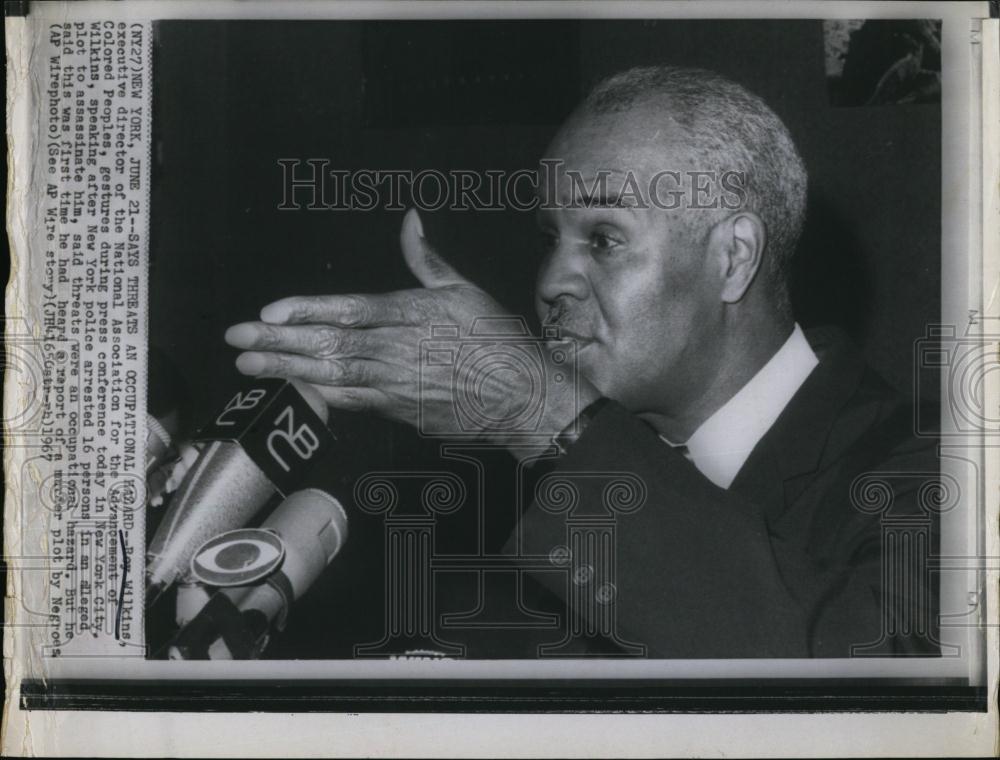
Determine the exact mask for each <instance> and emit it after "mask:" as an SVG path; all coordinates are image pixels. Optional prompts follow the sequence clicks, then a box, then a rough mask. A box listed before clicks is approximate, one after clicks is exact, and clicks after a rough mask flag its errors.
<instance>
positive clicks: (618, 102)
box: [226, 67, 937, 657]
mask: <svg viewBox="0 0 1000 760" xmlns="http://www.w3.org/2000/svg"><path fill="white" fill-rule="evenodd" d="M547 156H548V157H550V158H551V159H555V161H553V162H551V163H550V165H549V167H547V168H551V167H552V166H557V170H556V171H555V172H551V171H547V172H546V173H545V176H546V182H547V184H546V185H545V186H544V187H542V188H541V190H542V192H541V195H542V198H543V200H542V203H541V204H540V206H539V210H538V222H539V226H540V228H541V232H542V239H543V241H544V242H543V245H544V249H545V250H544V259H543V261H542V264H541V268H540V272H539V276H538V282H537V295H536V304H537V308H538V313H539V315H540V317H541V318H542V320H543V323H544V324H546V325H550V326H557V327H558V328H560V330H561V334H562V336H564V337H566V338H569V339H571V340H572V341H574V342H575V344H576V346H577V357H576V367H577V374H576V377H574V378H570V380H571V382H567V381H566V377H565V372H566V371H567V369H566V364H565V362H563V363H561V364H558V366H557V362H556V360H555V359H554V358H553V355H552V354H551V353H548V354H544V353H543V356H544V360H545V361H546V362H548V363H549V366H548V368H547V371H546V372H545V373H544V376H545V378H546V381H547V382H548V386H547V387H546V389H545V393H544V403H543V404H542V407H541V411H540V412H539V414H540V418H539V419H538V420H537V425H536V427H535V429H536V430H541V431H549V432H551V433H552V434H553V435H552V440H553V441H554V442H555V444H556V445H557V447H558V451H559V453H560V456H559V458H558V459H557V461H555V463H554V464H553V465H552V467H554V471H555V472H556V473H563V474H564V475H565V476H566V477H567V478H572V477H573V476H574V474H576V475H579V474H581V473H593V472H628V473H632V474H633V475H635V476H637V477H638V478H639V479H641V482H642V484H643V486H642V487H643V489H644V490H645V493H646V500H645V503H644V505H643V506H642V508H641V509H639V510H638V511H637V512H635V513H634V514H631V515H628V516H624V517H621V518H620V519H619V520H618V524H617V534H616V542H617V547H616V548H617V555H616V556H617V559H616V561H615V562H616V574H615V583H614V587H613V589H612V592H613V593H612V594H610V595H609V594H608V593H607V589H605V591H604V594H605V595H604V598H598V600H597V601H598V602H599V604H594V603H593V594H591V596H590V597H587V596H586V594H583V595H581V594H579V593H576V592H574V591H573V588H572V584H573V583H574V582H578V583H580V584H586V582H587V578H586V577H585V576H579V577H576V578H575V580H574V581H572V582H569V583H568V582H567V581H566V575H565V573H556V572H544V571H540V572H538V573H537V574H536V577H537V580H538V582H539V583H541V584H542V585H543V586H547V587H548V588H549V590H550V591H551V592H552V593H554V594H556V595H557V596H559V597H561V598H562V599H563V600H564V601H565V602H566V603H567V604H568V605H569V607H570V612H571V613H572V614H573V615H576V616H579V617H580V618H584V619H586V620H591V619H593V618H594V617H596V616H600V615H602V614H605V613H604V612H603V611H602V610H601V608H600V605H601V604H605V605H607V604H613V605H614V611H615V615H616V628H615V630H616V631H617V632H619V633H620V636H621V639H622V641H630V642H637V643H640V644H641V645H642V647H644V648H645V652H646V653H647V654H648V655H650V656H658V657H760V656H773V657H808V656H816V657H845V656H851V655H852V654H858V653H868V654H874V653H877V654H895V653H922V654H934V653H936V651H937V650H936V645H935V637H934V635H933V631H932V630H930V629H931V628H932V625H931V623H932V618H933V616H934V611H935V598H936V595H935V594H934V592H933V589H932V588H931V584H930V580H929V578H928V577H927V575H926V573H924V572H922V571H921V570H919V569H918V570H917V571H916V572H915V576H914V577H910V578H907V579H905V580H906V582H905V583H903V584H902V585H899V586H898V587H897V586H894V585H892V584H890V583H889V581H887V580H885V579H884V578H883V571H884V570H885V568H886V562H885V561H884V558H883V552H882V532H881V526H880V522H879V518H878V516H876V515H872V514H868V513H865V512H863V511H862V510H860V509H859V508H857V507H856V506H855V505H854V500H853V499H852V495H851V487H852V484H853V483H855V482H856V481H857V479H858V478H859V477H860V476H862V475H864V474H866V473H869V472H872V471H883V470H884V471H894V472H925V473H926V472H927V471H928V470H931V471H933V470H936V469H937V465H936V463H935V462H934V459H933V446H932V443H933V442H928V443H920V442H918V441H914V440H911V437H910V435H909V431H910V429H911V426H910V419H911V416H910V413H909V411H908V410H907V407H906V406H905V405H904V404H902V403H901V402H900V401H898V400H896V399H895V398H894V397H893V394H892V393H891V392H890V390H889V388H888V387H887V386H886V385H885V384H884V383H883V382H882V381H881V380H880V379H879V378H877V377H876V376H874V375H873V373H872V372H871V371H870V370H868V369H867V368H866V366H865V364H864V362H863V360H862V359H861V358H860V356H859V355H858V353H857V352H856V351H855V350H854V349H853V348H852V347H851V346H850V345H849V343H848V342H847V341H846V339H844V338H843V337H842V336H840V335H838V334H837V333H836V332H833V331H819V332H816V333H814V334H813V333H810V334H809V335H808V336H807V335H806V334H805V333H804V332H803V330H802V329H801V328H800V327H799V326H798V325H797V324H796V323H795V321H794V318H793V315H792V313H791V308H790V301H789V295H788V284H787V280H788V264H789V260H790V258H791V256H792V253H793V251H794V250H795V247H796V244H797V241H798V238H799V234H800V231H801V228H802V225H803V219H804V214H805V211H804V210H805V198H806V172H805V169H804V167H803V164H802V161H801V159H800V157H799V155H798V153H797V151H796V148H795V146H794V144H793V142H792V139H791V137H790V135H789V134H788V131H787V129H786V128H785V126H784V125H783V124H782V122H781V121H780V119H779V118H778V117H777V116H776V115H775V114H774V113H773V112H772V111H771V110H770V109H769V108H768V107H767V106H766V105H765V104H764V103H763V102H762V101H761V100H760V99H759V98H757V97H756V96H754V95H752V94H751V93H749V92H747V91H746V90H745V89H743V88H742V87H740V86H739V85H737V84H735V83H733V82H730V81H728V80H726V79H724V78H722V77H720V76H718V75H715V74H712V73H710V72H706V71H702V70H695V69H682V68H672V67H658V68H644V69H634V70H631V71H628V72H625V73H622V74H619V75H617V76H614V77H611V78H610V79H608V80H606V81H604V82H602V83H601V84H599V85H598V86H597V87H596V88H595V89H594V90H593V91H592V92H591V93H590V95H589V96H588V97H587V99H586V100H585V101H584V102H583V103H582V104H581V105H580V106H579V108H578V109H577V110H576V112H575V113H574V114H573V115H572V116H571V117H570V119H569V120H568V121H567V123H566V124H565V125H564V126H563V127H562V129H561V130H560V131H559V133H558V135H557V136H556V138H555V140H554V142H553V143H552V145H551V147H550V149H549V150H548V152H547ZM724 175H726V176H729V177H739V178H740V179H741V181H740V183H739V187H738V191H739V192H737V193H735V194H734V193H729V194H727V195H726V196H725V200H726V201H727V202H706V199H708V200H709V201H711V199H712V198H713V197H715V196H713V193H712V188H711V187H708V186H707V185H706V184H705V183H708V184H709V185H710V184H711V183H712V182H718V181H719V180H720V178H721V177H723V176H724ZM689 176H696V177H699V178H700V179H699V181H698V183H697V185H698V186H697V187H689V188H688V192H687V193H686V194H685V195H684V198H683V200H682V202H681V203H665V202H664V200H665V199H664V198H663V197H662V196H661V195H659V194H658V191H659V190H660V189H661V188H663V187H664V185H663V183H662V182H660V180H663V179H664V177H669V178H677V177H689ZM595 188H597V189H599V190H600V192H595ZM730 189H732V186H731V187H730ZM734 196H735V197H736V199H737V202H732V201H733V199H734ZM715 201H718V198H717V197H715ZM401 243H402V249H403V255H404V257H405V259H406V262H407V263H408V265H409V267H410V269H411V270H412V271H413V273H414V274H415V275H416V277H417V278H418V279H419V280H420V282H421V284H422V285H423V287H422V288H419V289H414V290H408V291H402V292H395V293H387V294H380V295H338V296H328V297H298V298H287V299H283V300H281V301H278V302H276V303H272V304H270V305H268V306H266V307H265V308H264V309H263V310H262V312H261V315H260V318H261V321H260V322H254V323H246V324H241V325H237V326H234V327H233V328H231V329H230V330H229V331H228V332H227V336H226V338H227V341H228V342H229V343H231V344H232V345H234V346H236V347H238V348H240V349H243V351H244V352H243V353H241V354H240V355H239V357H238V358H237V367H238V368H239V369H240V371H242V372H244V373H247V374H251V375H276V376H284V377H297V378H300V379H304V380H306V381H308V382H310V383H313V384H315V385H316V387H317V388H318V389H319V390H320V392H321V393H322V394H323V396H324V397H325V399H326V400H327V402H328V403H329V404H330V405H331V406H332V407H335V408H341V409H348V410H367V411H371V412H375V413H378V414H381V415H385V416H387V417H390V418H393V419H395V420H401V421H405V422H409V423H412V424H414V425H417V424H418V420H419V424H420V425H421V429H422V430H425V431H426V430H431V431H434V432H438V433H445V434H447V433H448V432H449V431H450V430H455V429H456V417H455V412H454V404H455V399H454V397H453V393H454V391H453V389H454V387H455V386H454V385H453V384H452V382H451V380H452V378H450V377H446V376H442V379H441V381H440V382H439V383H438V384H436V385H435V384H434V383H433V382H431V383H430V384H429V383H428V379H427V377H426V376H425V378H424V380H423V385H422V386H421V381H420V378H419V371H418V370H419V364H420V362H419V347H420V344H421V341H423V340H425V339H426V338H427V337H428V335H429V334H430V329H431V326H433V325H440V324H454V325H458V326H459V327H460V329H461V330H462V331H463V335H467V334H468V331H469V330H471V328H472V324H473V322H474V320H476V319H477V318H480V317H491V316H503V315H504V311H503V309H502V308H501V307H500V305H499V304H498V303H497V302H496V301H495V300H493V299H492V298H491V297H490V296H489V295H488V294H487V293H486V292H484V291H483V290H482V289H480V288H478V287H477V286H475V285H474V284H472V283H470V282H469V281H467V280H466V279H465V278H463V277H462V276H461V275H460V274H458V273H457V272H456V271H455V270H454V269H453V268H452V267H451V266H450V265H448V264H447V263H446V262H445V261H444V260H443V259H442V258H440V257H439V256H438V255H437V254H436V253H435V252H434V251H433V250H432V248H431V247H430V245H429V244H428V242H427V240H426V239H425V238H424V235H423V231H422V227H421V223H420V219H419V217H418V215H417V214H416V213H415V212H413V211H411V212H410V213H409V214H407V216H406V218H405V220H404V223H403V230H402V234H401ZM557 379H558V381H557ZM458 380H459V381H460V383H461V382H464V381H465V380H468V381H469V382H473V380H474V379H472V378H458ZM530 393H532V390H531V389H530V388H529V387H527V386H526V385H525V384H524V383H523V382H522V381H521V379H519V378H517V377H516V376H514V375H504V374H503V373H497V374H494V375H492V376H491V377H490V378H489V382H486V383H484V384H483V385H482V387H480V388H478V394H479V395H477V397H476V399H477V403H479V404H481V406H482V408H483V409H484V410H485V411H486V412H487V413H484V414H483V415H480V416H479V417H478V418H477V419H481V420H482V423H481V429H479V430H478V431H477V432H478V433H479V434H480V436H481V437H482V438H483V439H485V440H489V441H493V442H496V443H499V444H503V445H505V446H507V447H509V448H510V450H511V451H512V452H513V453H515V455H519V456H523V455H524V454H525V452H526V451H528V449H527V448H526V442H525V440H524V439H523V438H522V437H520V436H518V435H516V432H517V431H511V430H510V429H504V428H503V426H501V425H491V424H490V422H489V420H491V419H492V420H502V419H505V417H506V416H509V414H510V412H511V410H512V409H517V408H522V407H524V406H525V405H526V404H529V403H530V399H529V398H528V395H529V394H530ZM463 430H464V432H468V429H467V428H464V429H463ZM590 481H592V485H588V482H590ZM576 482H577V483H578V485H579V491H580V498H581V499H582V500H583V501H585V502H586V501H588V500H590V501H592V502H593V503H595V504H599V503H600V502H601V500H602V498H603V495H602V492H601V484H600V482H599V479H594V478H591V479H589V480H588V478H577V481H576ZM903 490H904V491H905V489H903ZM895 508H896V509H901V510H904V511H905V510H910V511H912V512H913V514H915V515H918V516H919V515H921V514H922V513H921V512H920V509H919V506H918V505H917V502H916V497H915V496H914V495H913V493H905V492H900V493H897V494H896V500H895ZM517 532H518V536H519V539H518V545H519V547H520V550H521V551H522V552H526V553H528V554H531V555H541V556H546V555H550V556H557V555H554V554H553V551H554V550H556V549H559V548H563V547H561V545H562V544H563V543H564V542H565V541H566V538H565V535H566V534H565V530H564V529H563V527H562V525H561V524H560V522H559V520H558V519H555V518H553V516H552V515H551V514H549V512H547V511H546V510H545V509H542V508H540V505H538V504H536V505H533V506H532V507H531V508H529V509H528V510H527V511H526V513H525V514H524V515H523V517H522V519H521V522H520V524H519V525H518V529H517ZM931 544H933V537H931ZM554 561H555V560H554ZM578 569H579V568H578ZM583 569H584V570H593V568H589V567H587V568H583ZM587 593H590V592H587ZM612 597H613V598H612ZM580 599H587V602H586V603H585V604H579V600H580ZM573 600H577V601H576V602H574V601H573ZM574 606H575V607H576V608H575V609H574ZM592 627H593V626H592ZM597 628H600V626H597ZM617 635H619V634H617V633H616V636H617ZM611 643H612V644H614V642H611Z"/></svg>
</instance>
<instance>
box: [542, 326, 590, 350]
mask: <svg viewBox="0 0 1000 760" xmlns="http://www.w3.org/2000/svg"><path fill="white" fill-rule="evenodd" d="M546 327H555V328H556V329H557V330H558V331H559V337H558V339H557V340H571V341H573V342H574V343H576V344H577V345H578V346H579V347H580V348H582V347H583V346H586V345H588V344H590V343H593V342H594V339H593V338H589V337H587V336H586V335H581V334H580V333H577V332H573V331H572V330H567V329H566V328H565V327H559V325H546Z"/></svg>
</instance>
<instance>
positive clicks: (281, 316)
mask: <svg viewBox="0 0 1000 760" xmlns="http://www.w3.org/2000/svg"><path fill="white" fill-rule="evenodd" d="M414 300H415V299H414V298H413V296H412V295H410V294H409V293H407V292H406V291H402V292H398V293H384V294H378V295H339V296H293V297H291V298H283V299H281V300H280V301H275V302H274V303H271V304H268V305H267V306H265V307H264V308H263V309H261V312H260V318H261V320H262V321H264V322H267V323H270V324H275V325H302V324H316V323H323V324H330V325H336V326H339V327H388V326H393V325H408V324H412V323H414V322H416V321H419V315H418V314H415V313H414V312H415V309H414V308H413V307H414Z"/></svg>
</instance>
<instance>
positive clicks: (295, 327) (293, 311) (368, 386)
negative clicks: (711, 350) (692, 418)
mask: <svg viewBox="0 0 1000 760" xmlns="http://www.w3.org/2000/svg"><path fill="white" fill-rule="evenodd" d="M400 243H401V246H402V250H403V257H404V259H405V261H406V264H407V266H408V267H409V269H410V271H411V272H413V274H414V275H415V276H416V278H417V279H418V280H419V281H420V283H421V285H423V287H422V288H414V289H411V290H400V291H395V292H391V293H382V294H374V295H358V294H351V295H331V296H295V297H291V298H283V299H281V300H280V301H275V302H274V303H272V304H269V305H267V306H265V307H264V308H263V309H262V310H261V313H260V321H258V322H245V323H242V324H238V325H234V326H233V327H231V328H229V330H227V331H226V336H225V338H226V342H227V343H229V344H230V345H232V346H235V347H236V348H239V349H242V350H243V353H241V354H240V355H239V356H238V357H237V359H236V366H237V368H238V369H239V371H240V372H242V373H244V374H247V375H253V376H266V377H284V378H298V379H300V380H304V381H305V382H308V383H311V384H312V385H314V386H315V387H316V389H317V390H318V391H319V392H320V394H322V396H323V398H324V399H325V400H326V402H327V403H328V404H329V405H330V406H332V407H334V408H338V409H345V410H350V411H365V412H374V413H377V414H379V415H381V416H384V417H387V418H390V419H393V420H397V421H401V422H405V423H408V424H411V425H414V426H418V425H419V427H420V429H421V430H422V431H423V432H430V433H437V434H448V433H452V432H456V433H458V432H461V433H469V432H473V433H476V434H478V435H480V436H481V437H483V438H487V439H490V438H492V439H496V440H500V441H505V440H506V436H507V435H508V434H509V433H510V432H511V425H510V424H504V421H507V422H509V421H510V420H511V419H512V415H513V416H514V417H518V416H523V415H522V414H521V413H522V411H523V410H525V409H527V410H530V409H532V408H535V407H537V408H538V413H539V414H540V415H545V417H546V419H545V423H546V426H547V427H549V428H551V427H553V426H556V427H555V429H556V430H558V429H560V427H561V426H564V425H566V424H568V423H569V422H571V421H572V419H573V418H574V417H575V415H576V407H577V404H578V398H577V393H576V392H575V390H576V387H575V380H576V378H575V376H573V375H571V374H568V373H567V371H566V370H567V368H566V367H563V368H561V370H562V371H551V372H549V371H548V370H547V369H546V366H545V365H547V364H548V363H550V362H551V356H550V354H551V352H550V351H549V350H548V349H545V348H544V347H540V350H539V352H538V355H539V356H540V358H541V360H542V366H541V367H540V369H541V375H540V376H536V377H527V376H525V373H526V372H529V374H530V370H528V368H527V366H526V365H525V364H524V363H523V362H522V363H521V364H520V365H518V364H516V363H515V364H512V363H510V362H507V361H504V356H503V355H504V354H509V351H505V350H504V346H503V345H502V342H500V343H497V344H495V345H496V349H497V356H496V361H492V362H491V360H490V357H486V361H485V362H476V363H472V365H473V366H470V367H469V368H468V370H467V371H463V369H462V368H461V366H458V365H453V366H448V367H446V368H445V369H446V371H443V372H442V371H424V372H421V368H422V364H421V359H422V357H421V345H422V343H423V342H425V341H426V340H427V339H428V338H430V337H431V334H432V333H431V328H432V326H442V325H450V326H454V327H455V328H457V335H456V337H458V338H460V339H467V338H468V336H469V332H470V330H471V329H472V326H473V324H474V323H475V321H476V320H477V319H479V318H483V317H486V318H490V317H510V316H511V315H509V314H508V313H507V312H505V311H504V309H503V307H502V306H500V304H499V303H497V301H496V300H494V299H493V298H492V297H491V296H490V295H489V294H487V293H486V292H485V291H484V290H482V289H481V288H479V287H477V286H476V285H474V284H473V283H472V282H470V281H469V280H467V279H466V278H464V277H463V276H462V275H461V274H459V273H458V272H457V271H456V270H455V269H454V268H453V267H452V266H451V265H449V264H448V263H447V262H446V261H445V260H444V259H443V258H441V257H440V256H439V255H438V254H437V253H436V252H435V251H434V250H433V248H432V247H431V246H430V244H429V243H428V242H427V240H426V238H425V237H424V234H423V226H422V225H421V222H420V217H419V215H418V214H417V212H416V211H415V210H410V211H409V212H408V213H407V215H406V217H405V218H404V220H403V226H402V231H401V233H400ZM524 340H525V339H524V337H523V336H521V337H520V341H521V342H522V343H523V342H524ZM491 366H492V370H491V369H490V367H491ZM519 367H520V371H519V369H518V368H519ZM425 369H426V368H425ZM473 375H474V376H473ZM536 375H537V373H536ZM554 376H558V377H559V380H558V382H556V383H555V384H553V382H552V379H553V377H554ZM539 381H541V385H540V384H539ZM456 393H459V394H471V395H469V396H468V398H469V399H471V400H472V402H473V403H474V405H475V407H476V409H478V411H479V413H477V414H473V415H472V416H471V417H470V416H468V415H465V416H457V415H456V413H455V405H456V401H457V399H456ZM532 394H534V396H533V395H532ZM539 394H541V396H542V399H541V400H542V403H541V405H540V406H539V404H538V403H537V401H538V399H537V398H535V397H536V396H538V395H539ZM591 395H592V394H591ZM538 421H539V420H535V421H534V422H532V421H530V420H529V421H528V424H529V425H531V426H534V428H537V422H538ZM470 424H471V425H473V426H475V427H476V428H477V429H474V430H471V431H470V429H469V427H468V425H470ZM515 427H516V425H515ZM515 432H517V431H515Z"/></svg>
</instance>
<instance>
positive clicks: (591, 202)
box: [580, 193, 636, 214]
mask: <svg viewBox="0 0 1000 760" xmlns="http://www.w3.org/2000/svg"><path fill="white" fill-rule="evenodd" d="M580 201H581V202H582V204H581V205H582V206H583V208H620V209H624V210H625V211H628V212H631V213H633V214H634V213H635V209H636V207H635V204H634V201H633V203H632V204H630V205H626V204H624V203H622V198H621V196H620V195H618V194H617V193H611V194H609V195H604V194H600V195H582V196H580Z"/></svg>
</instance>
